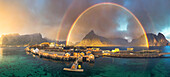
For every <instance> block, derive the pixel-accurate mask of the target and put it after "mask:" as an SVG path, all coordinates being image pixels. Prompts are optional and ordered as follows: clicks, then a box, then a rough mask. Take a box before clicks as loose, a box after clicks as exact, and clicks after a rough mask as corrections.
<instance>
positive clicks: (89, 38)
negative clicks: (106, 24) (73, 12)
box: [76, 30, 111, 46]
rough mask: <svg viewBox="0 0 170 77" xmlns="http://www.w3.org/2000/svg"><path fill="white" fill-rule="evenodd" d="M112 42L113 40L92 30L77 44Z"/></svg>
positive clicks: (98, 44) (99, 44)
mask: <svg viewBox="0 0 170 77" xmlns="http://www.w3.org/2000/svg"><path fill="white" fill-rule="evenodd" d="M110 44H111V40H109V39H107V38H104V37H102V36H98V35H96V34H95V33H94V31H93V30H92V31H90V32H89V33H88V34H87V35H86V36H85V37H84V38H83V39H82V41H81V42H80V43H78V44H77V45H76V46H105V45H110Z"/></svg>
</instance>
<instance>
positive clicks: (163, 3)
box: [0, 0, 170, 40]
mask: <svg viewBox="0 0 170 77" xmlns="http://www.w3.org/2000/svg"><path fill="white" fill-rule="evenodd" d="M101 2H114V3H117V4H120V5H122V6H124V7H126V8H127V9H129V10H130V11H132V13H134V15H135V16H136V17H137V18H138V19H139V21H140V22H141V23H142V25H143V26H144V29H145V30H146V32H154V33H158V32H163V33H164V34H165V33H167V31H168V30H167V28H168V29H170V28H169V27H170V26H169V25H170V23H169V22H170V15H169V14H170V9H169V7H170V1H169V0H15V1H14V0H1V1H0V3H1V7H4V9H5V12H4V13H2V11H3V10H4V9H3V8H2V10H1V9H0V10H1V15H2V16H4V15H5V16H6V17H4V18H6V19H7V20H8V21H6V22H11V24H5V25H12V24H13V25H12V26H15V28H14V29H13V30H11V29H9V28H8V27H4V31H3V30H2V32H1V34H2V33H8V32H9V33H13V32H15V33H16V32H18V33H21V34H22V33H24V34H25V33H36V32H40V33H42V34H43V36H45V37H48V38H51V39H55V38H56V35H57V31H58V30H59V26H60V23H61V22H62V18H63V16H64V15H66V18H65V19H64V21H63V24H62V29H61V32H60V33H61V34H60V40H66V37H67V34H68V32H69V29H70V27H71V25H72V24H73V22H74V21H75V20H76V18H77V17H78V16H79V15H80V14H81V13H82V12H83V11H84V10H85V9H87V8H88V7H90V6H92V5H94V4H97V3H101ZM2 4H3V5H2ZM14 6H15V7H14ZM104 9H105V8H104ZM101 10H102V9H101ZM6 12H7V13H6ZM109 13H113V12H109V11H106V10H104V11H100V12H98V13H92V14H94V15H91V17H93V16H95V15H100V17H98V19H97V18H96V19H95V18H90V17H88V18H89V20H90V21H93V22H88V21H87V19H86V20H85V21H83V20H82V23H81V24H80V25H82V26H83V27H82V28H79V29H80V30H81V29H82V31H83V30H84V29H83V28H89V26H90V25H93V26H94V27H95V28H97V29H96V33H97V34H101V35H108V37H110V35H109V34H108V33H107V32H108V31H111V30H112V29H117V28H118V27H119V26H120V24H118V23H116V21H117V20H116V18H120V15H116V14H113V15H111V14H109ZM108 15H109V16H108ZM8 16H16V17H15V18H12V17H11V18H10V17H8ZM2 18H3V17H2ZM125 18H126V17H125ZM93 19H95V20H93ZM101 19H102V20H101ZM109 19H112V20H109ZM122 19H123V18H122ZM126 19H127V21H128V22H133V21H134V20H132V19H131V18H128V17H127V18H126ZM3 21H5V20H3ZM14 21H16V22H21V23H14ZM113 21H114V23H113ZM83 23H84V24H83ZM0 24H1V25H4V23H3V24H2V23H0ZM99 25H101V26H99ZM108 25H109V26H110V25H115V26H110V27H109V28H108V27H106V26H108ZM131 25H135V24H132V23H129V24H128V28H127V29H128V30H129V29H134V30H136V28H135V27H132V26H131ZM1 27H2V26H1ZM9 27H10V26H9ZM108 29H110V30H108ZM89 30H91V29H89ZM134 30H133V31H134ZM102 31H103V32H105V33H102ZM133 31H129V34H130V35H129V36H132V35H133V36H132V37H137V36H136V35H134V34H133V33H134V32H133ZM85 32H86V31H85ZM111 32H112V31H111ZM111 32H110V33H111ZM113 32H114V33H113V34H121V33H124V32H123V31H122V32H121V33H120V31H119V32H118V31H113ZM116 32H117V33H116ZM80 34H81V33H80ZM125 35H128V34H125V33H124V34H122V36H121V37H123V36H125ZM166 35H167V37H168V35H169V34H166ZM115 36H117V35H115ZM76 37H77V36H76Z"/></svg>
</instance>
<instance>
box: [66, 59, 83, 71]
mask: <svg viewBox="0 0 170 77" xmlns="http://www.w3.org/2000/svg"><path fill="white" fill-rule="evenodd" d="M77 67H78V69H77ZM80 68H81V65H79V66H78V59H77V60H76V61H75V62H74V63H73V65H72V66H71V68H64V69H63V70H64V71H72V72H83V71H84V69H80Z"/></svg>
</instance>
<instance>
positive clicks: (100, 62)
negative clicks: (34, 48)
mask: <svg viewBox="0 0 170 77" xmlns="http://www.w3.org/2000/svg"><path fill="white" fill-rule="evenodd" d="M114 48H117V47H103V48H101V49H105V50H112V49H114ZM118 48H120V50H126V48H127V47H118ZM24 49H25V48H24V47H21V48H15V47H14V48H0V77H170V55H166V56H165V57H163V58H113V57H99V58H96V59H95V62H94V63H89V62H83V63H82V68H83V69H84V72H68V71H63V68H70V67H71V65H72V63H73V62H71V61H56V60H50V59H46V58H40V57H38V56H35V55H32V54H30V53H26V52H25V51H24ZM142 49H145V48H142V47H134V50H142ZM149 49H159V50H162V52H170V46H162V47H150V48H149Z"/></svg>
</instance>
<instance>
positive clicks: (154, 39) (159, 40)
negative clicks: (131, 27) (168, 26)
mask: <svg viewBox="0 0 170 77" xmlns="http://www.w3.org/2000/svg"><path fill="white" fill-rule="evenodd" d="M147 37H148V41H149V46H166V45H168V43H169V42H168V40H167V39H166V38H165V36H164V35H163V34H162V33H158V35H155V34H153V33H147ZM144 38H145V37H144V35H143V36H141V37H139V38H137V39H134V40H132V42H131V45H138V44H145V42H142V39H144Z"/></svg>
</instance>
